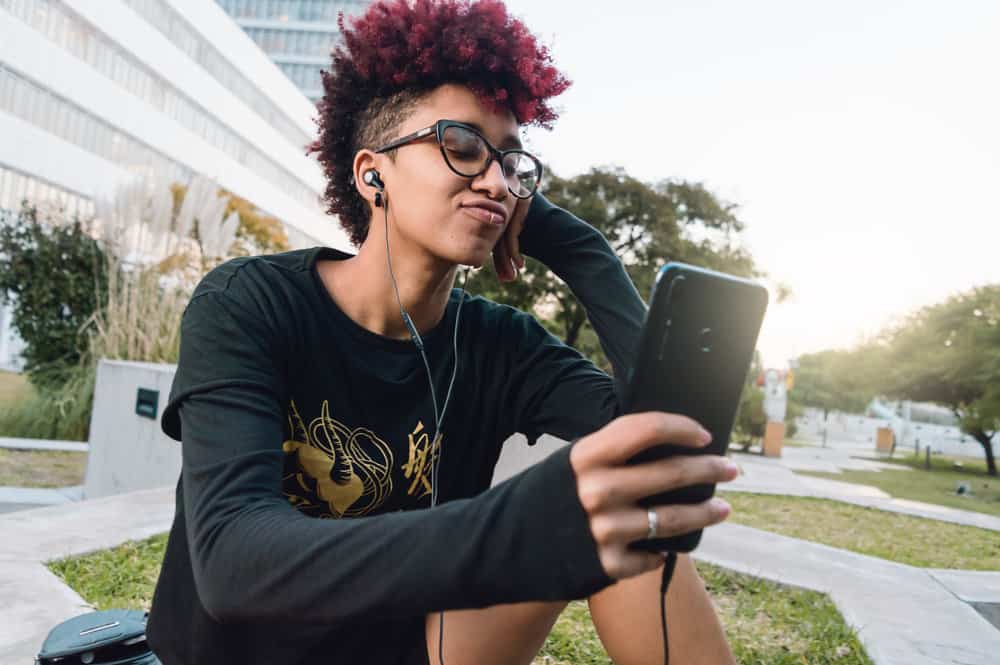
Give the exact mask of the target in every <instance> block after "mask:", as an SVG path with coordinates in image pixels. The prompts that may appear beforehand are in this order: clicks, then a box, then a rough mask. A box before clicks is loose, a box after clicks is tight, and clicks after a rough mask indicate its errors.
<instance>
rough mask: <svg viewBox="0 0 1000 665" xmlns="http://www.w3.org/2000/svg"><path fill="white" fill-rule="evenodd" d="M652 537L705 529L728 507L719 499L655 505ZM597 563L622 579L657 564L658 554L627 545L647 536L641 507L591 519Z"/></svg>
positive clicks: (720, 518) (723, 515)
mask: <svg viewBox="0 0 1000 665" xmlns="http://www.w3.org/2000/svg"><path fill="white" fill-rule="evenodd" d="M653 510H655V511H656V517H657V530H656V535H655V536H654V537H655V538H670V537H673V536H681V535H683V534H685V533H690V532H692V531H697V530H698V529H705V528H707V527H710V526H712V525H713V524H718V523H719V522H722V521H723V520H725V519H726V518H727V517H728V516H729V513H730V512H731V508H730V507H729V504H728V503H726V502H725V501H723V500H722V499H719V498H713V499H710V500H708V501H705V502H703V503H699V504H694V505H672V506H656V507H654V508H653ZM591 531H592V533H593V535H594V540H595V541H596V542H597V551H598V556H599V557H600V559H601V565H603V566H604V570H605V572H607V573H608V576H609V577H612V578H614V579H624V578H626V577H631V576H633V575H639V574H641V573H644V572H646V571H647V570H652V569H654V568H657V567H659V565H660V564H662V563H663V557H662V556H661V555H659V554H655V553H649V552H644V551H641V550H632V549H629V547H628V544H629V543H633V542H635V541H637V540H645V539H646V538H647V537H648V536H649V517H648V515H647V513H646V510H645V509H641V508H634V507H632V508H627V509H623V510H619V511H614V512H609V513H602V514H601V515H599V516H597V517H595V518H594V519H592V520H591Z"/></svg>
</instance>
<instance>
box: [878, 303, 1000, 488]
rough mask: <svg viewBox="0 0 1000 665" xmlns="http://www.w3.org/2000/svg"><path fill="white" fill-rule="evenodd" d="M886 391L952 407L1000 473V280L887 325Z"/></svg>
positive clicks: (990, 466) (988, 464) (994, 472)
mask: <svg viewBox="0 0 1000 665" xmlns="http://www.w3.org/2000/svg"><path fill="white" fill-rule="evenodd" d="M884 338H885V340H886V343H887V345H888V347H889V350H890V354H891V356H890V357H891V371H890V372H888V373H887V374H886V377H885V392H886V393H887V394H888V395H890V396H892V397H897V398H901V399H910V400H914V401H924V402H937V403H938V404H943V405H946V406H948V407H949V408H951V410H952V411H953V412H954V413H955V415H956V416H957V417H958V418H959V421H960V427H961V429H962V431H963V432H965V433H966V434H969V435H970V436H972V437H973V438H974V439H975V440H976V441H978V442H979V444H980V445H981V446H982V447H983V451H984V452H985V454H986V467H987V472H988V473H989V475H991V476H996V475H997V467H996V460H995V458H994V455H993V445H992V439H993V436H994V435H995V434H996V433H997V431H998V430H1000V284H994V285H989V286H983V287H977V288H974V289H972V290H970V291H967V292H965V293H961V294H958V295H956V296H953V297H951V298H949V299H948V300H947V301H945V302H943V303H938V304H935V305H930V306H928V307H924V308H923V309H921V310H919V311H917V312H916V313H914V314H912V315H910V316H909V317H906V318H905V319H904V320H903V321H902V322H901V323H899V324H898V325H896V326H895V327H893V328H891V329H889V330H888V331H886V333H885V334H884Z"/></svg>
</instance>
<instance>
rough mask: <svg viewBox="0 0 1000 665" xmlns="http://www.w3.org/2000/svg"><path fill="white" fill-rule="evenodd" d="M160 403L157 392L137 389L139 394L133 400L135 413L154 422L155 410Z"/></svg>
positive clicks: (158, 392)
mask: <svg viewBox="0 0 1000 665" xmlns="http://www.w3.org/2000/svg"><path fill="white" fill-rule="evenodd" d="M159 401H160V391H159V390H149V389H148V388H139V394H138V395H137V396H136V398H135V412H136V414H138V415H140V416H142V417H143V418H149V419H151V420H156V410H157V407H158V405H159Z"/></svg>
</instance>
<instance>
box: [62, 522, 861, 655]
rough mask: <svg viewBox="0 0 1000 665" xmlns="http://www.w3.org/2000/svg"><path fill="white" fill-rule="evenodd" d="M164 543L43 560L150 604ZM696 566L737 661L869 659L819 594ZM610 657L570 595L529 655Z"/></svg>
mask: <svg viewBox="0 0 1000 665" xmlns="http://www.w3.org/2000/svg"><path fill="white" fill-rule="evenodd" d="M165 545H166V535H161V536H155V537H153V538H150V539H149V540H145V541H141V542H130V543H126V544H125V545H122V546H120V547H117V548H114V549H111V550H105V551H102V552H95V553H93V554H89V555H86V556H82V557H76V558H73V559H63V560H60V561H56V562H53V563H50V564H49V568H51V569H52V571H53V572H55V573H56V574H57V575H59V577H61V578H62V579H63V580H65V581H66V583H67V584H69V586H71V587H72V588H73V589H75V590H76V591H77V593H79V594H80V595H81V596H83V598H84V599H86V600H87V602H89V603H91V604H93V605H94V606H96V607H97V608H98V609H108V608H112V607H116V608H118V607H128V608H134V609H149V603H150V601H151V599H152V596H153V586H154V585H155V583H156V577H157V575H158V574H159V571H160V562H161V561H162V559H163V553H164V549H165ZM698 570H699V571H700V573H701V575H702V577H703V578H704V579H705V582H706V584H707V585H708V588H709V591H710V593H711V595H712V598H713V599H714V600H715V602H716V605H717V608H718V611H719V614H720V617H721V619H722V623H723V625H724V626H725V628H726V635H727V637H728V638H729V642H730V644H731V645H732V648H733V651H734V652H735V654H736V658H737V660H738V661H739V662H740V663H742V664H743V665H801V664H802V663H808V664H809V665H834V664H837V665H840V664H845V665H847V664H850V665H871V661H870V660H869V659H868V657H867V656H866V655H865V653H864V650H863V648H862V647H861V644H860V643H859V642H858V640H857V637H856V636H855V635H854V633H853V631H852V630H851V629H850V628H848V627H847V626H846V625H845V624H844V621H843V618H842V617H841V616H840V614H839V613H838V612H837V610H836V608H835V607H834V605H833V603H832V602H830V600H829V599H828V598H827V597H826V596H825V595H823V594H819V593H814V592H811V591H804V590H801V589H795V588H790V587H783V586H781V585H777V584H773V583H771V582H767V581H764V580H759V579H756V578H753V577H748V576H745V575H740V574H737V573H731V572H728V571H725V570H723V569H720V568H716V567H714V566H710V565H707V564H702V563H698ZM446 625H447V622H446ZM657 648H658V649H659V647H657ZM610 663H611V660H610V659H609V658H608V656H607V654H606V653H605V651H604V647H603V646H602V645H601V643H600V640H599V639H598V637H597V633H596V631H595V630H594V627H593V624H592V623H591V621H590V615H589V612H588V610H587V604H586V602H583V601H578V602H573V603H570V605H569V606H568V607H567V608H566V610H565V611H564V612H563V614H562V616H560V617H559V620H558V621H557V622H556V625H555V627H554V628H553V630H552V633H551V634H550V635H549V637H548V639H547V640H546V642H545V645H544V647H543V648H542V652H541V653H540V654H539V657H538V658H537V659H536V660H535V665H596V664H601V665H610Z"/></svg>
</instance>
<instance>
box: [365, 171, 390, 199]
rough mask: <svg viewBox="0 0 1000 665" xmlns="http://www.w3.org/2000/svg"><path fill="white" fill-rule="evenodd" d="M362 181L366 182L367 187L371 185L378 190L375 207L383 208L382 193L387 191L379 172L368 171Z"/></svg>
mask: <svg viewBox="0 0 1000 665" xmlns="http://www.w3.org/2000/svg"><path fill="white" fill-rule="evenodd" d="M361 179H362V180H364V181H365V184H366V185H370V186H372V187H374V188H375V189H377V190H378V191H377V192H375V207H376V208H381V207H382V192H384V191H385V184H383V182H382V178H380V177H379V175H378V171H376V170H375V169H368V170H367V171H365V174H364V175H363V176H361Z"/></svg>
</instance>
